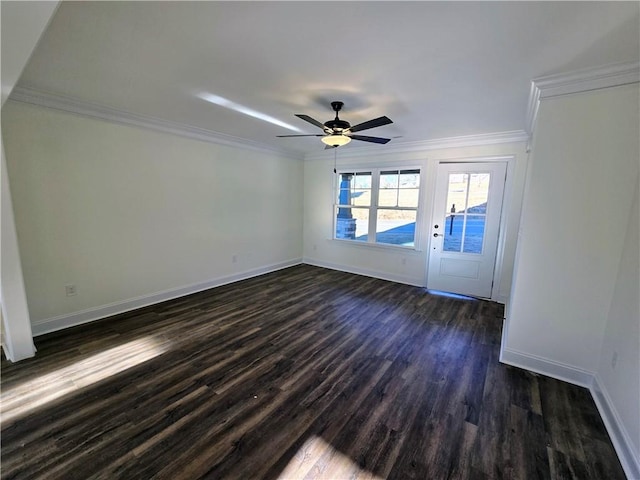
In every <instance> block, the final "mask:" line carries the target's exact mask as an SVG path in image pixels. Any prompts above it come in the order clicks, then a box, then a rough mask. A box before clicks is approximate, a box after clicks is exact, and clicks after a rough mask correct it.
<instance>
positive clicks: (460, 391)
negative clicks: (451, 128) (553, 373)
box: [1, 265, 624, 480]
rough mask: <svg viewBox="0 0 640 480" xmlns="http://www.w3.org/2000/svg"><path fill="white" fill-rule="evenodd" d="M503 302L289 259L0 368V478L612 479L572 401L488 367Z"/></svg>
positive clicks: (522, 376)
mask: <svg viewBox="0 0 640 480" xmlns="http://www.w3.org/2000/svg"><path fill="white" fill-rule="evenodd" d="M502 318H503V308H502V306H501V305H499V304H495V303H491V302H486V301H480V300H474V299H457V298H449V297H445V296H437V295H432V294H430V293H428V292H426V291H425V290H424V289H422V288H418V287H411V286H407V285H401V284H395V283H392V282H386V281H383V280H377V279H372V278H367V277H362V276H358V275H352V274H347V273H342V272H336V271H331V270H326V269H322V268H317V267H312V266H308V265H300V266H296V267H292V268H288V269H286V270H282V271H279V272H275V273H272V274H268V275H264V276H261V277H257V278H253V279H249V280H245V281H242V282H238V283H235V284H232V285H227V286H223V287H219V288H216V289H212V290H209V291H206V292H201V293H197V294H194V295H190V296H188V297H183V298H179V299H176V300H172V301H168V302H164V303H162V304H158V305H154V306H150V307H147V308H143V309H140V310H137V311H134V312H129V313H127V314H122V315H118V316H115V317H112V318H109V319H105V320H101V321H98V322H93V323H91V324H87V325H83V326H80V327H76V328H72V329H67V330H64V331H61V332H56V333H52V334H49V335H45V336H42V337H38V338H36V346H37V348H38V354H37V356H36V357H35V358H33V359H29V360H26V361H23V362H19V363H17V364H10V363H8V362H7V361H6V360H3V362H2V384H1V387H2V391H1V401H2V404H1V407H2V412H1V414H2V429H1V435H2V436H1V442H2V444H1V446H2V455H1V461H2V463H1V467H2V473H1V477H2V478H3V479H47V480H51V479H66V480H68V479H83V480H84V479H127V480H131V479H151V478H154V479H173V480H175V479H188V480H195V479H201V478H203V479H204V478H211V479H253V478H256V479H263V478H264V479H277V478H301V479H302V478H304V479H343V478H344V479H347V478H349V479H369V480H375V479H436V480H438V479H501V478H511V479H550V478H554V479H568V478H580V479H603V478H607V479H623V478H624V473H623V471H622V468H621V466H620V463H619V462H618V459H617V457H616V455H615V453H614V450H613V447H612V445H611V442H610V440H609V438H608V436H607V433H606V431H605V428H604V425H603V423H602V421H601V419H600V417H599V415H598V413H597V410H596V407H595V404H594V402H593V400H592V398H591V396H590V394H589V392H588V391H587V390H585V389H583V388H579V387H576V386H573V385H569V384H566V383H563V382H560V381H556V380H553V379H550V378H546V377H542V376H538V375H535V374H532V373H529V372H526V371H523V370H519V369H515V368H511V367H507V366H505V365H502V364H500V363H499V362H498V350H499V342H500V330H501V326H502Z"/></svg>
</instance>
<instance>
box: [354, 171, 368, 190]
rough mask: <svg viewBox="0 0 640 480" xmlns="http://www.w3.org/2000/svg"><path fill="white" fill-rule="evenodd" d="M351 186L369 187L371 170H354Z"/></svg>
mask: <svg viewBox="0 0 640 480" xmlns="http://www.w3.org/2000/svg"><path fill="white" fill-rule="evenodd" d="M352 187H353V188H371V172H356V173H354V174H353V184H352Z"/></svg>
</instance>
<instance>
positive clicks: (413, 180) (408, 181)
mask: <svg viewBox="0 0 640 480" xmlns="http://www.w3.org/2000/svg"><path fill="white" fill-rule="evenodd" d="M418 187H420V170H401V171H400V188H418Z"/></svg>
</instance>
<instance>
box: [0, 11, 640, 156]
mask: <svg viewBox="0 0 640 480" xmlns="http://www.w3.org/2000/svg"><path fill="white" fill-rule="evenodd" d="M2 3H3V4H5V3H6V2H4V1H3V2H2ZM639 12H640V3H638V2H584V3H583V2H495V3H494V2H468V3H467V2H158V3H156V2H78V3H75V2H62V3H61V4H60V6H59V8H58V10H57V12H56V13H55V15H54V17H53V19H52V21H51V23H50V25H49V27H48V29H47V30H46V31H45V33H44V34H43V36H42V38H41V40H40V43H39V44H38V46H37V47H36V49H35V51H34V53H33V56H32V58H31V60H30V61H29V63H28V64H27V66H26V68H25V70H24V72H23V74H22V77H21V78H20V80H19V83H18V85H19V86H22V87H28V88H33V89H36V90H41V91H45V92H50V93H55V94H60V95H64V96H68V97H71V98H73V99H77V100H81V101H86V102H91V103H94V104H99V105H103V106H107V107H112V108H115V109H119V110H122V111H125V112H129V113H134V114H139V115H145V116H151V117H155V118H158V119H163V120H169V121H173V122H178V123H182V124H186V125H189V126H194V127H199V128H203V129H206V130H210V131H213V132H218V133H222V134H226V135H232V136H235V137H240V138H243V139H247V140H250V141H252V142H259V143H261V144H265V145H269V146H271V147H272V148H273V147H275V148H286V149H290V150H291V151H292V152H296V153H301V154H302V153H313V152H317V151H318V150H321V149H322V147H323V145H322V144H321V143H320V141H319V139H317V138H315V137H310V138H291V139H282V138H276V135H286V134H294V133H296V132H293V131H290V130H287V129H286V128H283V127H281V126H277V125H273V124H271V123H267V122H265V121H262V120H258V119H256V118H252V117H249V116H246V115H243V114H240V113H237V112H235V111H233V110H230V109H227V108H224V107H221V106H218V105H214V104H211V103H208V102H206V101H204V100H203V99H202V98H200V97H199V96H198V95H199V94H201V93H204V92H206V93H209V94H213V95H218V96H221V97H224V98H226V99H229V100H231V101H233V102H235V103H237V104H241V105H243V106H245V107H248V108H250V109H253V110H256V111H258V112H262V113H264V114H266V115H269V116H271V117H275V118H276V119H278V120H280V121H283V122H287V123H289V124H291V125H293V126H296V127H298V128H300V129H301V130H302V131H303V133H319V132H320V131H319V129H318V130H316V129H315V127H313V126H312V125H310V124H307V123H306V122H304V121H302V120H300V119H298V118H296V117H294V116H293V114H294V113H305V114H308V115H310V116H312V117H314V118H316V119H318V120H320V121H321V122H324V121H326V120H329V119H330V118H332V112H331V110H330V106H329V102H330V101H332V100H342V101H344V102H345V107H344V110H343V112H342V113H341V118H343V119H345V120H347V121H349V122H351V124H352V125H355V124H357V123H360V122H362V121H366V120H369V119H371V118H374V117H378V116H381V115H387V116H388V117H390V118H391V119H392V120H393V121H394V123H393V124H392V125H388V126H383V127H379V128H377V129H374V130H367V131H365V132H362V134H363V135H374V136H383V137H397V138H394V139H393V140H392V141H391V142H390V143H389V144H388V145H392V144H396V145H397V144H399V143H401V142H415V141H427V140H436V139H441V138H447V137H454V136H464V135H477V134H486V133H495V132H506V131H514V130H524V129H525V127H526V108H527V100H528V95H529V89H530V83H531V80H532V79H534V78H537V77H540V76H545V75H550V74H555V73H562V72H567V71H572V70H577V69H583V68H588V67H597V66H602V65H607V64H611V63H618V62H637V61H638V59H639V57H640V48H639V39H640V26H639V24H640V19H639ZM3 28H4V25H3ZM4 48H5V46H4V45H3V50H4ZM360 146H368V147H370V146H371V144H368V143H363V142H356V141H354V142H351V144H350V145H348V146H346V147H343V148H348V149H351V148H358V147H360ZM379 148H386V146H383V145H380V146H379Z"/></svg>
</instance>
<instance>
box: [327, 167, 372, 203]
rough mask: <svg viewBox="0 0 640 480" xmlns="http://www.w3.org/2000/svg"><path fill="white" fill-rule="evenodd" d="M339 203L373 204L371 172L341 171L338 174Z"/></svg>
mask: <svg viewBox="0 0 640 480" xmlns="http://www.w3.org/2000/svg"><path fill="white" fill-rule="evenodd" d="M336 203H337V204H338V205H358V206H369V205H371V172H363V173H361V172H356V173H350V172H341V173H340V174H339V175H338V198H337V199H336Z"/></svg>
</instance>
